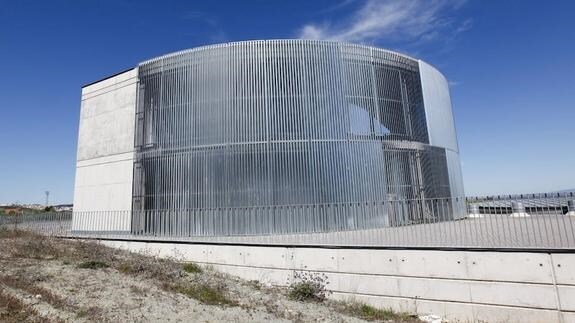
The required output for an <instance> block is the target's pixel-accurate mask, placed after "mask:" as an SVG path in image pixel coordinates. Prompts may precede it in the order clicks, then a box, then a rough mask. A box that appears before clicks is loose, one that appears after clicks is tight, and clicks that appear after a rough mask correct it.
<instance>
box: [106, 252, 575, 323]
mask: <svg viewBox="0 0 575 323" xmlns="http://www.w3.org/2000/svg"><path fill="white" fill-rule="evenodd" d="M104 243H105V244H107V245H109V246H113V247H119V248H123V249H127V250H132V251H137V252H150V253H153V254H158V255H160V256H163V257H177V258H180V259H182V260H185V261H194V262H198V263H202V264H210V265H212V266H214V267H215V268H216V269H218V270H220V271H223V272H227V273H229V274H232V275H236V276H239V277H242V278H245V279H256V280H260V281H262V282H266V283H270V284H274V285H286V284H287V282H288V281H289V279H290V277H291V276H292V275H293V272H294V271H299V270H306V271H314V272H322V273H325V274H326V275H327V277H328V280H329V282H330V284H329V288H330V289H331V290H332V291H333V294H332V297H334V298H337V299H355V300H359V301H362V302H365V303H369V304H371V305H374V306H377V307H380V308H393V309H394V310H396V311H407V312H417V313H419V314H430V313H432V314H436V315H440V316H442V317H444V318H446V319H450V320H462V321H487V322H575V254H544V253H515V252H480V251H426V250H372V249H327V248H326V249H324V248H293V247H271V246H270V247H255V246H237V245H233V246H225V245H198V244H172V243H158V242H155V243H146V242H124V241H106V242H104Z"/></svg>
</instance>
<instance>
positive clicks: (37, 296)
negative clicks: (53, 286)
mask: <svg viewBox="0 0 575 323" xmlns="http://www.w3.org/2000/svg"><path fill="white" fill-rule="evenodd" d="M34 297H36V298H37V299H40V298H42V295H40V294H38V295H36V296H34Z"/></svg>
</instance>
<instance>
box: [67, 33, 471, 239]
mask: <svg viewBox="0 0 575 323" xmlns="http://www.w3.org/2000/svg"><path fill="white" fill-rule="evenodd" d="M463 196H464V191H463V185H462V177H461V170H460V162H459V150H458V145H457V139H456V133H455V127H454V121H453V116H452V109H451V102H450V97H449V89H448V84H447V81H446V79H445V78H444V77H443V75H442V74H441V73H440V72H439V71H437V70H436V69H435V68H434V67H432V66H430V65H429V64H427V63H425V62H423V61H421V60H416V59H413V58H410V57H408V56H405V55H402V54H398V53H395V52H392V51H388V50H384V49H379V48H373V47H367V46H360V45H353V44H345V43H338V42H331V41H311V40H264V41H244V42H234V43H226V44H218V45H211V46H204V47H199V48H193V49H189V50H184V51H181V52H176V53H172V54H167V55H164V56H161V57H158V58H154V59H151V60H148V61H145V62H142V63H140V64H139V65H138V66H137V67H135V68H133V69H130V70H127V71H124V72H121V73H119V74H116V75H114V76H111V77H109V78H106V79H104V80H100V81H98V82H95V83H92V84H89V85H86V86H84V87H83V88H82V107H81V117H80V130H79V138H78V161H77V173H76V183H75V196H74V212H75V214H74V225H73V228H74V230H77V231H84V230H88V231H120V232H138V233H142V232H144V233H146V232H147V233H158V231H162V233H169V234H174V233H177V234H181V235H220V234H221V235H230V234H240V235H242V234H269V233H276V234H277V233H296V232H321V231H333V230H353V229H368V228H374V227H381V226H392V225H405V224H411V223H419V222H424V221H426V219H432V220H433V221H438V220H450V219H454V218H459V217H462V216H464V214H465V208H464V202H463V200H462V197H463ZM438 200H442V201H444V200H448V201H449V207H447V208H445V207H442V208H441V209H440V208H438V207H434V205H433V203H435V202H436V201H438ZM390 201H396V202H397V201H399V202H406V203H407V204H408V206H407V207H403V206H401V205H400V206H401V207H398V204H397V203H390ZM118 211H128V212H118ZM94 216H96V217H98V220H97V221H94V219H93V217H94ZM160 228H161V229H160Z"/></svg>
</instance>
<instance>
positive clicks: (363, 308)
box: [336, 302, 417, 322]
mask: <svg viewBox="0 0 575 323" xmlns="http://www.w3.org/2000/svg"><path fill="white" fill-rule="evenodd" d="M336 310H337V311H338V312H340V313H344V314H347V315H350V316H355V317H359V318H361V319H364V320H367V321H394V322H417V320H416V319H415V318H414V317H413V316H412V315H409V314H406V313H397V312H394V311H393V310H392V309H379V308H375V307H373V306H371V305H367V304H364V303H360V302H350V303H344V302H338V303H337V305H336Z"/></svg>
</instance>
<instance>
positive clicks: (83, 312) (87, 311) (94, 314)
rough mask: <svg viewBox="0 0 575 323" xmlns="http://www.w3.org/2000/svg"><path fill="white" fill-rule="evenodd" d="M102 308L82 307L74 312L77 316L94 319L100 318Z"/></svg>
mask: <svg viewBox="0 0 575 323" xmlns="http://www.w3.org/2000/svg"><path fill="white" fill-rule="evenodd" d="M101 315H102V309H101V308H99V307H96V306H91V307H83V308H81V309H80V310H78V312H77V313H76V317H77V318H91V319H92V320H94V321H98V320H99V319H101Z"/></svg>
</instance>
